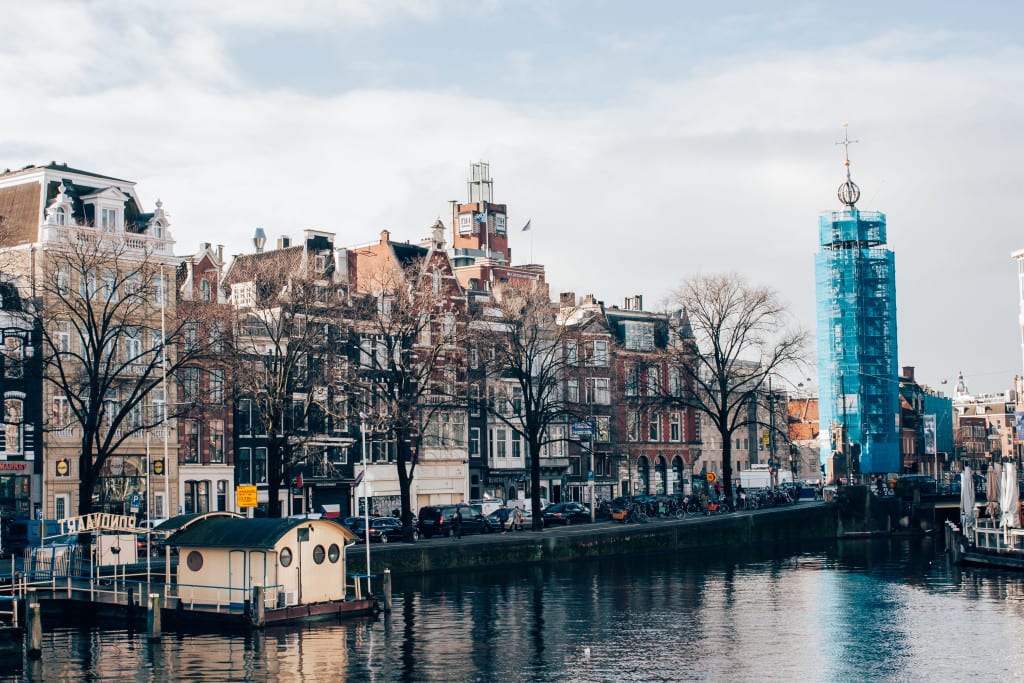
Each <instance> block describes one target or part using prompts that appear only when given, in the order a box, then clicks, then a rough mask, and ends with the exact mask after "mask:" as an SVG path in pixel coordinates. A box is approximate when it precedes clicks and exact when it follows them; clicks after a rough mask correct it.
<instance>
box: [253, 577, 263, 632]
mask: <svg viewBox="0 0 1024 683" xmlns="http://www.w3.org/2000/svg"><path fill="white" fill-rule="evenodd" d="M263 592H264V589H263V586H258V585H257V586H253V587H252V612H251V613H250V617H249V618H250V619H251V620H252V625H253V626H255V627H256V628H263V623H264V621H266V616H265V614H264V609H266V599H265V598H264V595H263Z"/></svg>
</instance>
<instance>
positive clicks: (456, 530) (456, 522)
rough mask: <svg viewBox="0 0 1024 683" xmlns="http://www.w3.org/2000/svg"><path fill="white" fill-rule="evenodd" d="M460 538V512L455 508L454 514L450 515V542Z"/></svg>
mask: <svg viewBox="0 0 1024 683" xmlns="http://www.w3.org/2000/svg"><path fill="white" fill-rule="evenodd" d="M459 538H462V512H461V511H460V508H455V514H454V515H452V540H453V541H454V540H457V539H459Z"/></svg>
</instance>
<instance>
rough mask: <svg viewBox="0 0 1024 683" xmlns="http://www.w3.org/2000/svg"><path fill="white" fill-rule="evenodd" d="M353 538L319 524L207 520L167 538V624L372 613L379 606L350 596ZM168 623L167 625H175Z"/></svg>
mask: <svg viewBox="0 0 1024 683" xmlns="http://www.w3.org/2000/svg"><path fill="white" fill-rule="evenodd" d="M356 540H357V538H356V536H355V535H354V534H353V533H352V532H351V531H349V530H348V529H346V528H345V527H343V526H341V525H340V524H337V523H335V522H332V521H328V520H322V519H293V518H285V519H237V518H232V517H210V518H206V519H203V520H202V521H200V522H195V523H191V524H188V525H185V526H184V527H183V528H181V529H180V530H179V531H177V532H175V533H174V534H172V535H171V536H170V537H169V538H168V539H167V544H168V545H170V546H173V547H175V548H176V549H177V552H178V563H177V573H176V577H175V580H174V583H173V584H171V588H172V591H173V595H169V596H168V598H167V605H168V606H170V605H171V603H172V598H173V599H174V605H175V610H174V615H173V618H178V617H186V616H193V617H199V618H202V616H203V615H205V614H210V613H214V614H237V615H241V616H244V617H245V618H246V619H248V620H249V621H250V623H251V625H254V626H261V625H264V624H275V623H281V622H287V621H294V620H300V619H311V618H326V617H342V616H349V615H357V614H372V613H375V612H376V611H377V610H378V606H377V602H376V601H375V600H374V599H373V598H372V597H370V596H368V595H362V593H361V590H360V584H359V583H358V582H356V583H354V584H353V585H352V590H351V592H350V590H349V585H348V582H347V580H346V578H347V577H346V569H345V548H346V546H348V545H351V544H353V543H354V542H355V541H356ZM173 618H172V620H173Z"/></svg>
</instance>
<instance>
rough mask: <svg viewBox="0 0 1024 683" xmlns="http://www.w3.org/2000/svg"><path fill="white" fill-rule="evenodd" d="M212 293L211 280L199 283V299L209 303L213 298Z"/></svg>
mask: <svg viewBox="0 0 1024 683" xmlns="http://www.w3.org/2000/svg"><path fill="white" fill-rule="evenodd" d="M211 292H212V288H211V287H210V281H209V280H200V281H199V298H200V299H202V300H203V301H209V300H210V299H212V298H213V296H212V293H211Z"/></svg>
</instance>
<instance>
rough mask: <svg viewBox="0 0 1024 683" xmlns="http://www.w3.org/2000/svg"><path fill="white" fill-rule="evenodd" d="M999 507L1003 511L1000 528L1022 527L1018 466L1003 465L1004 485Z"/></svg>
mask: <svg viewBox="0 0 1024 683" xmlns="http://www.w3.org/2000/svg"><path fill="white" fill-rule="evenodd" d="M999 507H1000V508H1001V509H1002V511H1003V516H1002V519H1001V520H1000V526H1002V527H1003V528H1004V529H1007V530H1009V529H1017V528H1019V527H1020V490H1019V489H1018V487H1017V465H1016V463H1014V462H1012V461H1011V462H1008V463H1006V464H1005V465H1003V485H1002V487H1000V489H999Z"/></svg>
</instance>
